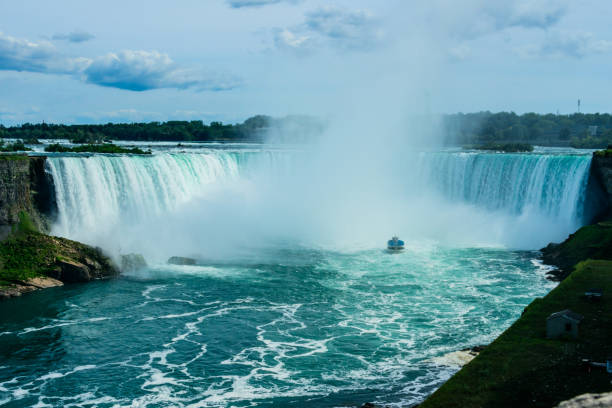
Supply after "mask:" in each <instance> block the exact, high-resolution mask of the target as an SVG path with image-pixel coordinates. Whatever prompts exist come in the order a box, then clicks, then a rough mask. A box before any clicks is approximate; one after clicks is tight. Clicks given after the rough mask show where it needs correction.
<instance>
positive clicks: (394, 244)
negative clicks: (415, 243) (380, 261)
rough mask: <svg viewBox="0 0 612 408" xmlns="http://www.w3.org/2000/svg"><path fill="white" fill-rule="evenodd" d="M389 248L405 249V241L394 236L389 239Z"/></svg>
mask: <svg viewBox="0 0 612 408" xmlns="http://www.w3.org/2000/svg"><path fill="white" fill-rule="evenodd" d="M387 249H388V250H389V251H401V250H403V249H404V241H402V240H401V239H399V238H398V237H395V236H394V237H393V238H391V239H390V240H389V241H387Z"/></svg>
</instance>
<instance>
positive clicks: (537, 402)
mask: <svg viewBox="0 0 612 408" xmlns="http://www.w3.org/2000/svg"><path fill="white" fill-rule="evenodd" d="M593 287H596V288H601V289H603V291H604V297H603V299H602V300H601V301H599V302H593V301H588V300H587V299H585V298H584V292H585V291H586V290H588V289H590V288H593ZM568 308H569V309H571V310H572V311H574V312H577V313H580V314H582V315H584V320H583V321H582V322H581V324H580V334H579V337H578V338H577V339H574V340H570V339H565V340H549V339H546V333H545V332H546V318H547V317H548V316H549V315H550V314H551V313H554V312H558V311H560V310H563V309H568ZM610 339H612V261H605V260H597V261H594V260H589V261H585V262H582V263H580V264H578V265H577V266H576V269H575V271H574V272H573V273H572V274H571V275H570V276H569V277H568V278H566V279H565V280H564V281H563V282H561V283H560V284H559V286H558V287H557V288H555V289H554V290H552V291H551V292H550V293H549V294H548V295H547V296H546V297H544V298H542V299H537V300H535V301H534V302H532V303H531V304H530V305H529V306H528V307H527V308H526V309H525V312H524V313H523V315H522V316H521V318H520V319H519V320H517V321H516V322H515V323H514V324H513V325H512V326H511V327H510V328H509V329H508V330H506V331H505V332H504V333H503V334H502V335H501V336H499V337H498V338H497V339H496V340H495V341H494V342H493V343H492V344H491V345H490V346H488V347H487V348H486V349H485V350H484V351H483V352H482V353H481V354H480V355H479V356H478V357H476V358H475V359H474V360H472V362H470V363H469V364H468V365H466V366H465V367H464V368H463V369H461V371H459V372H458V373H457V374H456V375H455V376H453V377H452V378H451V379H450V380H449V381H448V382H446V383H445V384H444V385H443V386H442V387H441V388H440V389H439V390H437V391H436V392H435V393H434V394H432V395H431V396H430V397H429V398H428V399H427V400H426V401H425V402H424V403H423V404H422V405H421V406H420V408H434V407H440V408H442V407H444V408H449V407H462V408H469V407H496V408H497V407H552V406H554V405H556V404H557V403H559V402H560V401H563V400H566V399H569V398H571V397H573V396H576V395H579V394H583V393H587V392H605V391H611V390H612V385H611V384H610V380H611V379H612V376H611V375H610V374H608V373H606V371H605V369H602V368H593V369H592V370H591V371H590V372H588V371H587V369H586V368H585V367H583V365H582V364H581V361H582V359H584V358H588V359H591V360H593V361H598V362H603V361H605V360H606V358H608V357H609V356H612V342H611V341H610Z"/></svg>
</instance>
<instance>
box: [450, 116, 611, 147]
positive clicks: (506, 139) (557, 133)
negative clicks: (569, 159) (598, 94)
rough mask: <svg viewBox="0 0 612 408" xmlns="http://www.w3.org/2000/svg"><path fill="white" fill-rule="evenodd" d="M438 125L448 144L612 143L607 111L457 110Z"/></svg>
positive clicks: (603, 144)
mask: <svg viewBox="0 0 612 408" xmlns="http://www.w3.org/2000/svg"><path fill="white" fill-rule="evenodd" d="M442 126H443V134H444V137H445V142H446V143H447V144H451V145H474V144H491V143H529V144H532V145H540V146H572V147H577V148H603V147H606V146H607V145H609V144H612V115H610V114H608V113H574V114H571V115H554V114H545V115H540V114H537V113H525V114H523V115H517V114H516V113H514V112H499V113H491V112H478V113H466V114H463V113H458V114H453V115H445V116H444V117H443V121H442Z"/></svg>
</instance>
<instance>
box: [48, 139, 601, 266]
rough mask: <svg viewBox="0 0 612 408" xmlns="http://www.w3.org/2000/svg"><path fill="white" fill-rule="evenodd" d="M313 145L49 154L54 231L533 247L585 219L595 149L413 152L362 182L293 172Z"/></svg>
mask: <svg viewBox="0 0 612 408" xmlns="http://www.w3.org/2000/svg"><path fill="white" fill-rule="evenodd" d="M305 155H307V152H295V151H275V152H270V151H265V150H263V149H262V150H261V151H252V150H249V151H245V152H240V151H223V150H218V151H207V152H205V153H158V154H155V155H153V156H152V157H141V156H110V157H109V156H90V157H50V158H49V159H48V164H47V166H48V171H49V173H50V174H51V176H52V177H53V181H54V184H55V190H56V191H55V192H56V201H57V207H58V215H57V220H56V222H55V225H54V227H53V233H55V234H58V235H62V236H66V237H69V238H73V239H77V240H82V241H85V242H88V243H90V244H94V245H99V246H102V247H105V248H107V249H109V250H111V251H114V252H115V253H117V252H122V253H125V252H128V251H138V252H143V253H145V254H148V255H151V256H155V255H158V256H160V257H165V256H166V255H172V254H176V253H181V254H189V255H201V256H215V255H217V256H223V254H224V249H226V248H227V247H228V246H229V247H232V246H236V245H239V246H241V247H243V248H246V247H248V246H250V245H251V246H252V245H278V244H279V242H283V243H285V244H290V243H299V244H306V245H323V246H330V247H336V244H338V243H339V242H340V241H347V240H348V241H349V242H350V244H351V245H361V246H366V247H367V246H373V247H375V246H376V245H380V242H382V241H381V238H382V239H385V238H387V236H388V235H389V234H390V233H394V232H397V231H398V230H399V231H401V232H402V236H403V237H406V238H407V239H408V243H410V241H411V240H412V241H415V240H422V239H427V240H434V241H437V242H440V243H442V244H444V245H451V246H452V245H461V246H465V245H468V246H470V245H472V246H473V245H503V246H508V247H517V248H525V249H537V248H538V247H539V246H541V245H544V244H546V243H547V242H549V241H551V240H559V239H562V238H563V237H564V236H565V235H567V234H568V233H570V232H572V231H573V230H575V229H576V228H577V227H579V226H580V225H581V224H582V222H583V217H584V196H585V190H586V185H587V179H588V169H589V165H590V156H580V155H552V154H527V155H523V154H489V153H465V152H428V153H415V154H414V155H413V156H411V157H406V160H404V162H403V163H402V164H400V165H398V167H397V169H398V170H396V171H400V172H402V174H404V175H405V177H402V178H395V179H393V181H394V183H393V184H394V185H393V186H388V185H386V184H385V181H384V180H382V181H381V185H377V186H374V185H373V184H372V181H371V180H365V181H364V182H363V184H362V188H361V189H360V190H356V189H354V188H353V186H352V185H351V184H350V183H349V182H347V185H345V186H344V187H343V186H342V180H336V178H338V177H341V176H342V174H344V173H342V172H340V173H339V175H338V174H330V175H329V177H328V178H329V179H330V180H331V181H330V183H329V184H328V185H322V184H323V183H322V180H323V178H321V177H323V176H324V174H323V175H317V174H314V172H312V173H311V174H308V176H310V177H311V178H310V180H308V179H307V178H305V175H304V174H303V173H302V172H300V171H296V168H297V169H300V168H301V169H303V168H307V169H309V170H310V167H308V166H305V165H303V162H304V160H305ZM341 159H342V158H339V160H341ZM345 170H346V171H348V172H350V171H351V170H352V169H351V168H348V169H345ZM354 170H355V173H356V174H358V175H359V174H360V173H359V172H360V170H359V169H354ZM398 179H403V181H404V182H403V183H402V184H398V183H397V180H398ZM370 186H372V189H370ZM336 187H337V188H338V191H337V193H335V192H334V191H333V190H334V188H336ZM387 187H389V188H387ZM381 195H384V196H381ZM230 253H231V252H230ZM228 255H229V253H228Z"/></svg>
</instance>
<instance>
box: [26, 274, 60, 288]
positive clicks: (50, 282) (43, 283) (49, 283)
mask: <svg viewBox="0 0 612 408" xmlns="http://www.w3.org/2000/svg"><path fill="white" fill-rule="evenodd" d="M25 283H26V284H27V285H28V286H34V287H35V288H37V289H47V288H53V287H56V286H64V283H63V282H62V281H59V280H57V279H53V278H49V277H48V276H40V277H37V278H31V279H28V280H27V281H26V282H25Z"/></svg>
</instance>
